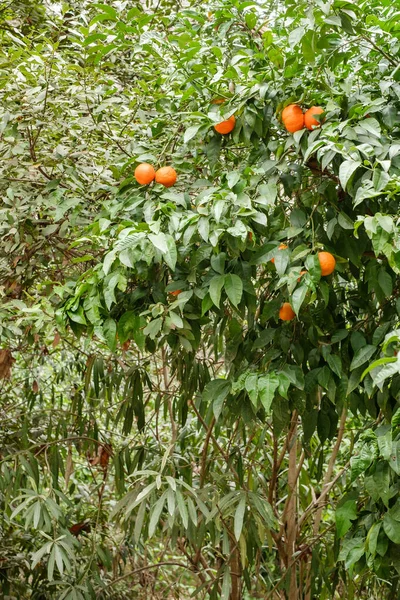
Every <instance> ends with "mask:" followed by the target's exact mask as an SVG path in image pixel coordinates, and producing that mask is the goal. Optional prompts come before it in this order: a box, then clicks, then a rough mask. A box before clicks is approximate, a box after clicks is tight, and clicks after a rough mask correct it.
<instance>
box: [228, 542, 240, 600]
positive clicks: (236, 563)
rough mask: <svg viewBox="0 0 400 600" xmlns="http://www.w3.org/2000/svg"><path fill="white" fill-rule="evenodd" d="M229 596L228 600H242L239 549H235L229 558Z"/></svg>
mask: <svg viewBox="0 0 400 600" xmlns="http://www.w3.org/2000/svg"><path fill="white" fill-rule="evenodd" d="M230 568H231V583H232V588H231V594H230V596H229V600H242V564H241V560H240V552H239V548H235V549H234V550H233V552H232V556H231V563H230Z"/></svg>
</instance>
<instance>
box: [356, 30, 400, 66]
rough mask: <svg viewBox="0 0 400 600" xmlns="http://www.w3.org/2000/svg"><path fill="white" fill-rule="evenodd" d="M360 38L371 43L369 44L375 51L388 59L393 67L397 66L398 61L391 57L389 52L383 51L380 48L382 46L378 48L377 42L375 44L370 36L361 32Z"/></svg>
mask: <svg viewBox="0 0 400 600" xmlns="http://www.w3.org/2000/svg"><path fill="white" fill-rule="evenodd" d="M361 37H362V39H363V40H365V41H366V42H368V43H369V44H371V46H373V47H374V48H375V50H376V51H377V52H379V54H382V56H384V57H385V58H386V60H388V61H389V62H390V64H391V65H393V66H394V67H398V66H399V64H400V63H398V62H396V61H395V60H394V58H392V57H391V56H390V54H388V53H387V52H385V51H384V50H382V48H380V47H379V46H378V44H376V43H375V42H374V41H373V40H371V38H369V37H368V36H367V35H365V34H363V35H362V36H361Z"/></svg>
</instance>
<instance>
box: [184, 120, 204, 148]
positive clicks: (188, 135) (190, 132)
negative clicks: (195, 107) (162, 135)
mask: <svg viewBox="0 0 400 600" xmlns="http://www.w3.org/2000/svg"><path fill="white" fill-rule="evenodd" d="M201 126H202V124H201V123H200V124H198V125H191V126H190V127H188V128H187V129H186V131H185V134H184V136H183V142H184V144H187V143H188V142H189V141H190V140H191V139H192V138H194V136H195V135H196V134H197V132H198V131H199V129H200V127H201Z"/></svg>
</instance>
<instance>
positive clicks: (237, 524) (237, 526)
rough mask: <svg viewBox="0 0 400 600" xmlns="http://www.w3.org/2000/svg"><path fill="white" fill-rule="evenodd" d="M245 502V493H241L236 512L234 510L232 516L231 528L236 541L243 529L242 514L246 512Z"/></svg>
mask: <svg viewBox="0 0 400 600" xmlns="http://www.w3.org/2000/svg"><path fill="white" fill-rule="evenodd" d="M246 502H247V500H246V495H245V494H243V495H242V496H241V498H240V500H239V503H238V505H237V508H236V512H235V518H234V527H233V530H234V533H235V538H236V540H237V541H239V538H240V536H241V533H242V529H243V521H244V515H245V512H246Z"/></svg>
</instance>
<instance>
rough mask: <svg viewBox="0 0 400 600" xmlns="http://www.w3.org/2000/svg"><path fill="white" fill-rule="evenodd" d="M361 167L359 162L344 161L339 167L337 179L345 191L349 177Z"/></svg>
mask: <svg viewBox="0 0 400 600" xmlns="http://www.w3.org/2000/svg"><path fill="white" fill-rule="evenodd" d="M360 165H361V162H360V161H355V160H345V161H344V162H342V164H341V165H340V167H339V179H340V183H341V185H342V187H343V189H344V190H345V189H346V188H347V184H348V183H349V180H350V177H351V176H352V175H353V173H354V172H355V171H356V169H358V167H359V166H360Z"/></svg>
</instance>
